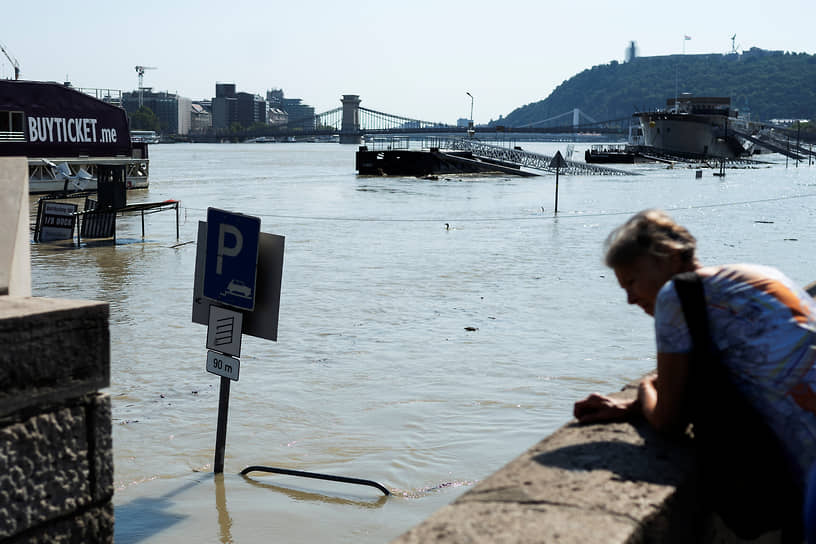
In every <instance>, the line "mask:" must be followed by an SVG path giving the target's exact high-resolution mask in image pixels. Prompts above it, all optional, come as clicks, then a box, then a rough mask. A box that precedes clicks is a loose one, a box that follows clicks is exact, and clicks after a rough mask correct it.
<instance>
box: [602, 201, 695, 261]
mask: <svg viewBox="0 0 816 544" xmlns="http://www.w3.org/2000/svg"><path fill="white" fill-rule="evenodd" d="M604 248H605V256H604V262H605V263H606V266H608V267H610V268H615V267H617V266H621V265H624V266H625V265H627V264H631V263H632V261H634V260H635V259H637V258H638V257H642V256H644V255H653V256H655V257H658V258H664V257H668V256H670V255H672V254H674V253H679V254H680V256H681V257H682V259H683V261H684V262H688V263H691V262H693V261H694V252H695V250H696V249H697V240H696V239H695V238H694V236H692V235H691V233H690V232H689V231H688V230H687V229H686V228H685V227H683V226H681V225H678V224H677V223H676V222H675V221H674V219H672V218H671V216H669V214H667V213H666V212H664V211H662V210H655V209H652V210H643V211H642V212H638V213H636V214H635V215H633V216H632V217H631V218H629V220H628V221H626V223H624V224H623V225H621V226H619V227H618V228H616V229H615V230H613V231H612V232H611V233H610V234H609V236H607V238H606V242H605V243H604Z"/></svg>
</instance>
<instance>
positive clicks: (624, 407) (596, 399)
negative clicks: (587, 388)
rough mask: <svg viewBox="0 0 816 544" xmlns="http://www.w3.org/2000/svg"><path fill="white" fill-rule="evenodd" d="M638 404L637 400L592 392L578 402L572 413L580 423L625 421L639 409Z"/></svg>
mask: <svg viewBox="0 0 816 544" xmlns="http://www.w3.org/2000/svg"><path fill="white" fill-rule="evenodd" d="M637 406H638V401H637V400H616V399H613V398H611V397H606V396H604V395H599V394H598V393H592V394H591V395H590V396H588V397H587V398H585V399H584V400H579V401H578V402H576V403H575V407H574V408H573V410H572V413H573V415H575V417H576V418H577V419H578V422H579V423H598V422H602V421H623V420H625V419H628V418H629V416H630V415H631V414H632V413H633V412H635V411H636V410H637Z"/></svg>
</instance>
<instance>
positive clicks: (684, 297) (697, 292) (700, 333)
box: [673, 272, 715, 355]
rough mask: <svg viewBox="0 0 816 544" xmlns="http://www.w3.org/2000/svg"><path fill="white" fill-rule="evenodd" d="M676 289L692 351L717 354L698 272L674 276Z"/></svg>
mask: <svg viewBox="0 0 816 544" xmlns="http://www.w3.org/2000/svg"><path fill="white" fill-rule="evenodd" d="M673 279H674V288H675V289H676V290H677V296H678V297H680V305H681V306H682V308H683V316H684V317H685V318H686V325H687V326H688V329H689V334H690V335H691V343H692V351H693V352H695V353H697V354H700V355H703V354H708V355H711V354H713V353H714V352H715V350H714V349H713V346H712V342H711V335H710V334H709V329H708V312H707V311H706V302H705V292H704V291H703V280H702V278H700V275H699V274H697V272H683V273H682V274H677V275H676V276H674V278H673Z"/></svg>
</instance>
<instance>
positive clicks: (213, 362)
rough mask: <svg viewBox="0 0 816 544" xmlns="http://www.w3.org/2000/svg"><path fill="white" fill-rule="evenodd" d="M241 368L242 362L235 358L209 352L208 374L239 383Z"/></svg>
mask: <svg viewBox="0 0 816 544" xmlns="http://www.w3.org/2000/svg"><path fill="white" fill-rule="evenodd" d="M240 368H241V361H239V360H238V359H236V358H235V357H230V356H229V355H224V354H221V353H218V352H217V351H208V352H207V372H211V373H213V374H217V375H218V376H221V377H223V378H229V379H230V380H232V381H234V382H237V381H238V371H239V370H240Z"/></svg>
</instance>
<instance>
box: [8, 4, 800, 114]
mask: <svg viewBox="0 0 816 544" xmlns="http://www.w3.org/2000/svg"><path fill="white" fill-rule="evenodd" d="M2 2H3V4H5V6H4V9H3V12H4V16H3V20H4V24H3V25H2V30H0V42H2V43H3V44H4V45H5V46H6V49H7V50H8V52H9V53H10V54H11V55H12V56H13V57H15V58H16V59H17V60H18V62H19V63H20V67H21V69H22V78H23V79H33V80H51V81H63V80H64V79H65V78H66V77H68V79H69V80H70V81H71V82H72V83H73V84H74V85H75V86H78V87H104V88H112V89H121V90H123V91H128V90H133V89H135V88H136V87H137V85H138V78H137V75H136V71H135V69H134V67H135V66H136V65H144V66H155V67H157V69H156V70H149V71H147V72H145V77H144V84H145V86H149V87H153V88H154V90H158V91H171V92H178V93H179V94H181V95H184V96H188V97H190V98H192V99H202V98H210V97H212V96H213V94H214V92H215V82H216V81H222V82H232V83H235V84H236V85H237V88H238V90H239V91H246V92H252V93H257V94H261V95H265V92H266V90H267V89H270V88H283V89H284V93H285V96H287V97H290V98H302V99H303V100H304V102H306V103H307V104H311V105H312V106H314V107H315V109H316V111H317V112H318V113H319V112H323V111H327V110H330V109H333V108H336V107H338V106H339V105H340V96H341V95H343V94H359V95H360V97H361V99H362V106H364V107H367V108H371V109H375V110H378V111H384V112H387V113H394V114H397V115H402V116H405V117H411V118H416V119H422V120H426V121H444V122H450V123H452V122H455V120H456V119H457V118H459V117H465V118H466V117H469V116H470V107H471V101H470V97H468V96H467V95H466V92H470V93H471V94H472V95H473V96H474V103H473V116H474V119H475V121H476V122H477V123H485V122H487V121H488V120H490V119H496V118H498V117H499V115H507V114H508V113H510V112H511V111H512V110H513V109H515V108H516V107H519V106H522V105H525V104H528V103H530V102H535V101H538V100H541V99H543V98H546V97H547V96H548V95H549V94H550V92H552V91H553V89H555V88H556V87H557V86H558V85H559V84H561V83H562V82H563V81H564V80H566V79H568V78H570V77H571V76H573V75H575V74H577V73H579V72H581V71H583V70H584V69H586V68H590V67H592V66H594V65H598V64H606V63H608V62H609V61H611V60H619V61H622V60H623V58H624V54H625V53H624V52H625V49H626V47H627V46H628V44H629V41H630V40H635V41H636V42H637V44H638V48H639V53H640V55H641V56H652V55H670V54H678V53H682V52H683V47H684V46H685V52H686V53H687V54H697V53H725V52H727V51H729V50H730V49H731V36H732V35H733V34H736V35H737V37H736V44H737V45H738V46H739V47H740V48H741V49H745V50H747V49H750V48H751V47H760V48H763V49H775V50H786V51H794V52H806V53H810V54H813V53H816V34H814V26H815V25H816V0H777V1H774V2H770V1H751V0H748V1H740V2H735V1H732V0H725V1H723V0H708V1H698V0H686V1H685V2H668V1H663V0H657V1H653V2H636V1H629V0H616V1H600V0H596V1H592V2H590V1H583V0H575V1H572V2H570V1H559V2H548V1H546V0H529V1H528V0H504V1H498V0H496V1H484V0H467V1H466V0H461V1H460V0H435V1H430V0H408V1H405V0H402V1H392V0H379V1H376V2H375V1H369V0H356V1H348V2H341V1H334V0H332V1H329V0H286V1H276V0H229V1H227V0H220V1H214V0H199V1H196V2H192V1H178V0H139V1H136V2H111V1H110V0H106V1H104V2H103V1H98V0H74V1H66V0H43V1H39V0H28V1H15V0H2ZM12 22H14V24H12ZM686 35H687V36H690V37H691V40H685V39H684V36H686ZM12 74H13V72H12V68H11V65H10V64H9V62H8V61H7V60H6V59H5V58H4V57H2V56H0V77H11V75H12ZM688 91H691V92H693V91H694V90H693V89H688Z"/></svg>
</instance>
